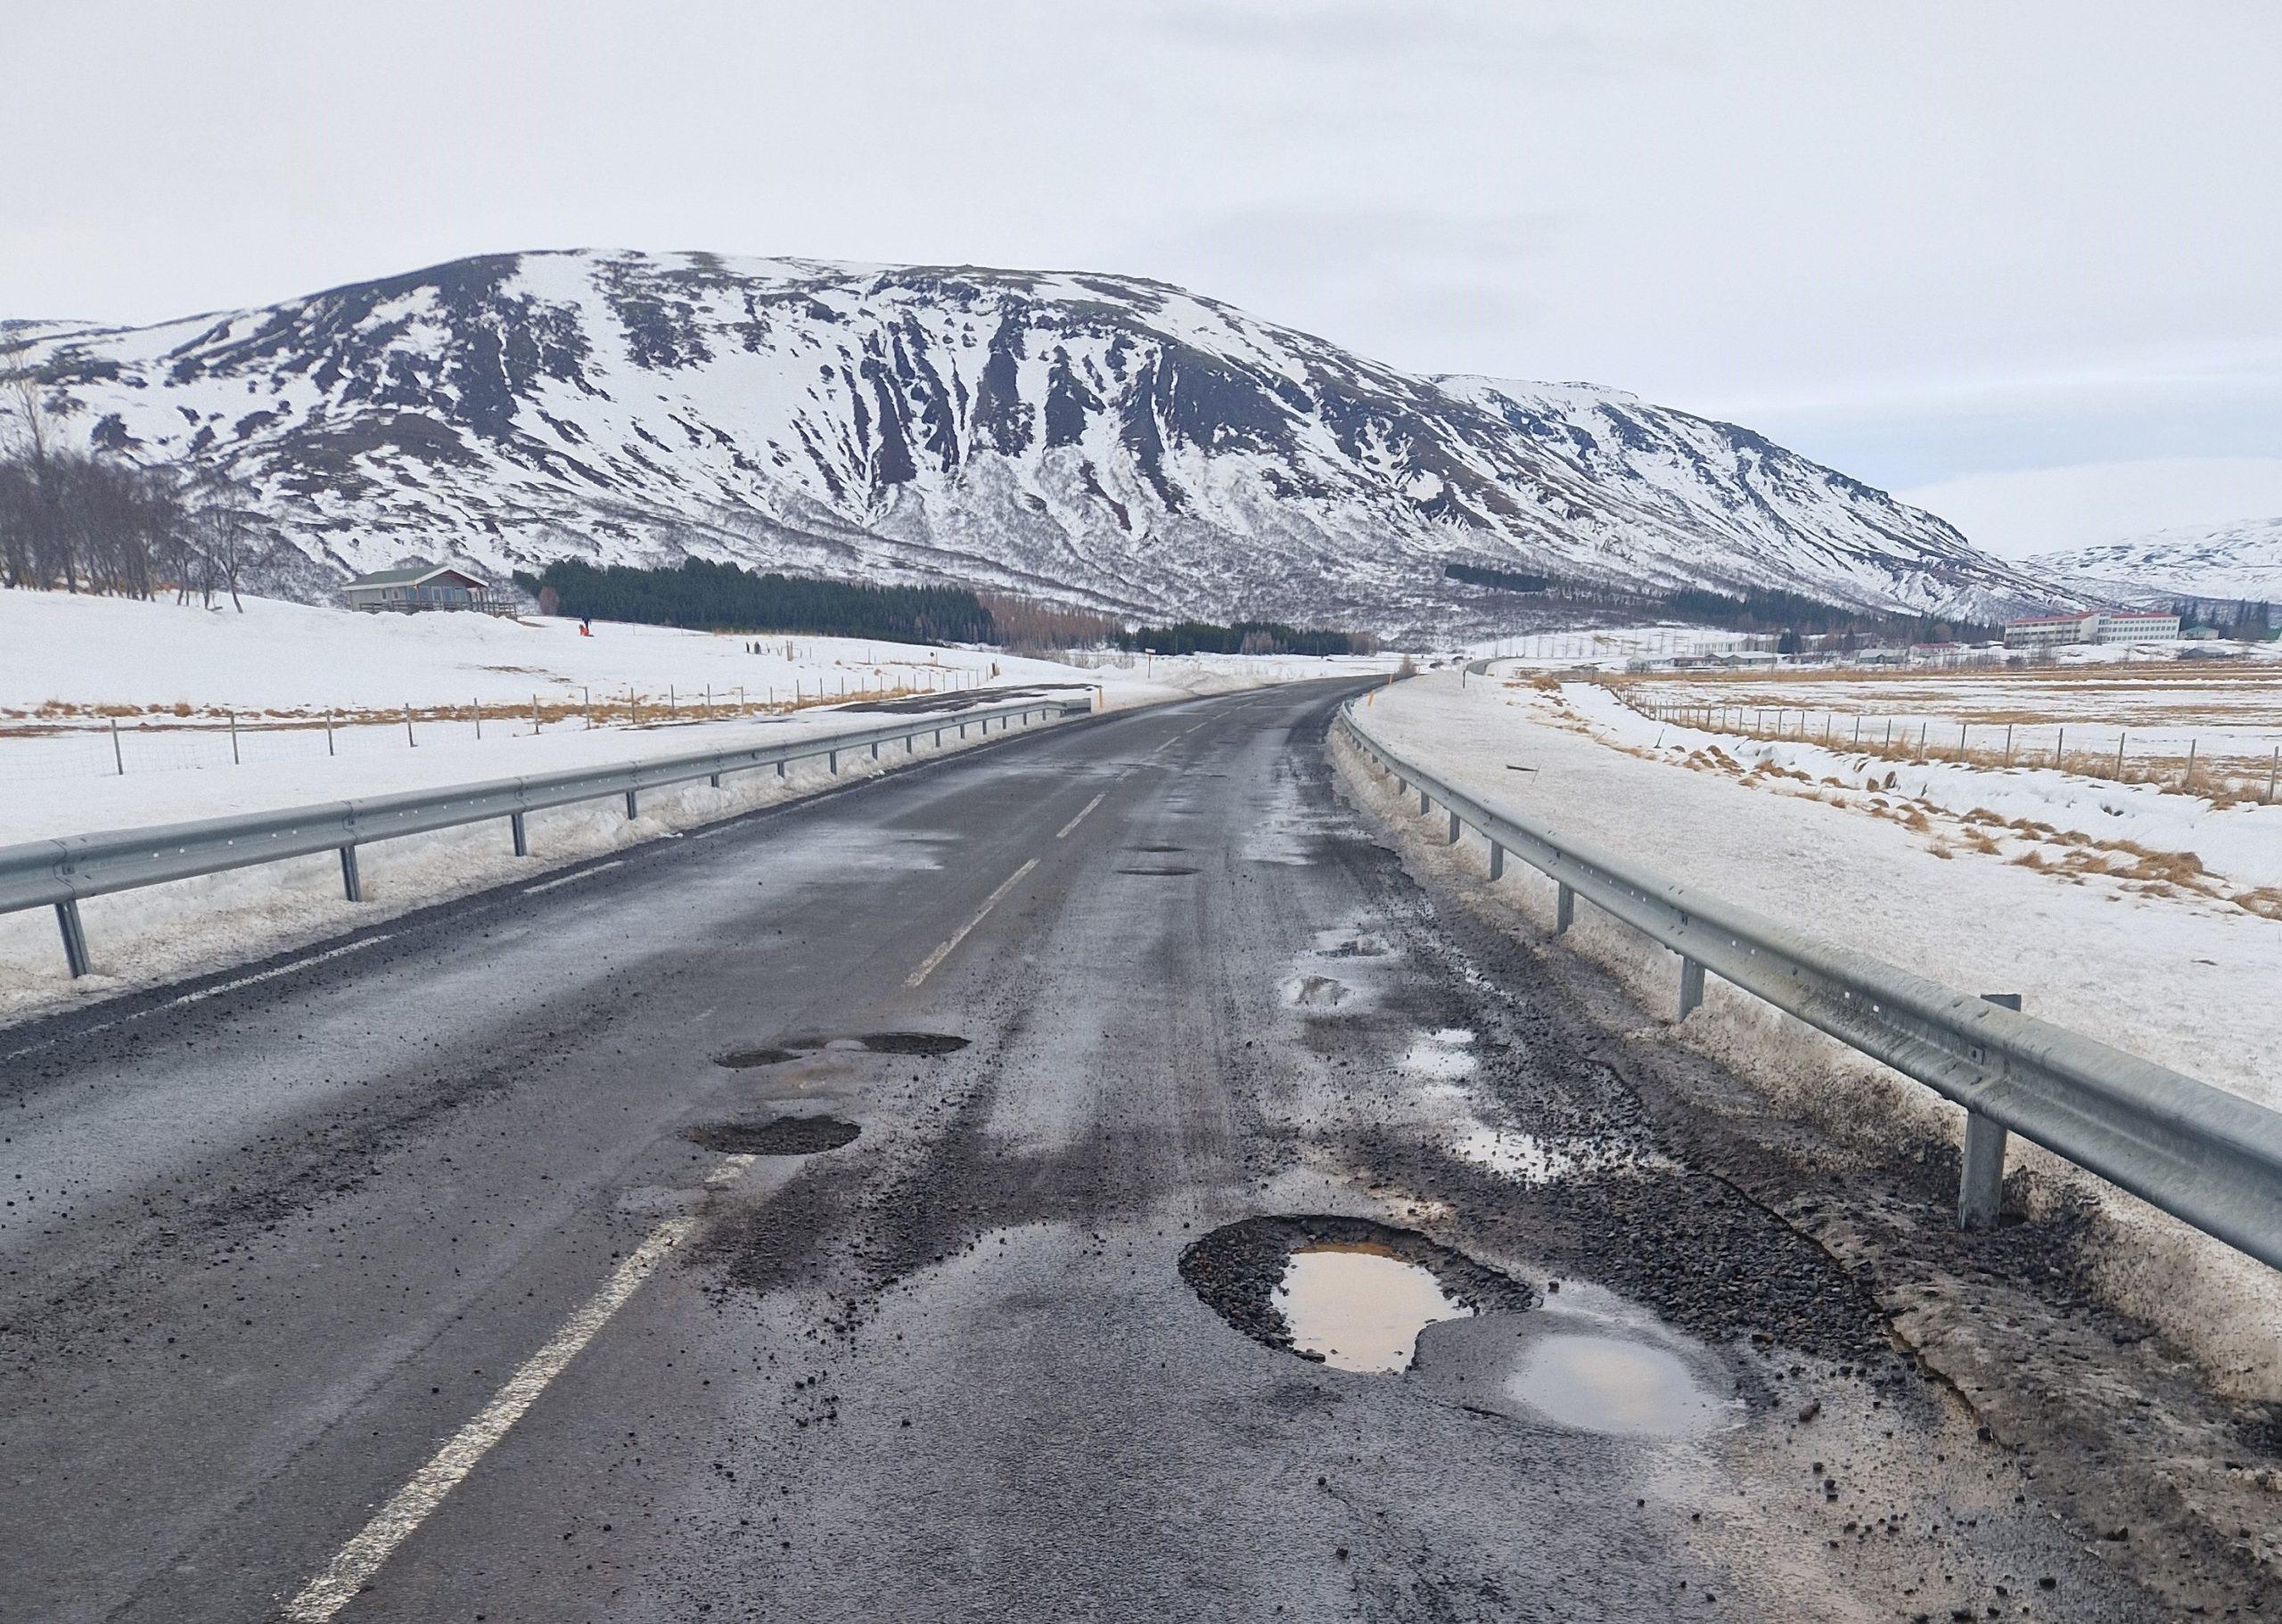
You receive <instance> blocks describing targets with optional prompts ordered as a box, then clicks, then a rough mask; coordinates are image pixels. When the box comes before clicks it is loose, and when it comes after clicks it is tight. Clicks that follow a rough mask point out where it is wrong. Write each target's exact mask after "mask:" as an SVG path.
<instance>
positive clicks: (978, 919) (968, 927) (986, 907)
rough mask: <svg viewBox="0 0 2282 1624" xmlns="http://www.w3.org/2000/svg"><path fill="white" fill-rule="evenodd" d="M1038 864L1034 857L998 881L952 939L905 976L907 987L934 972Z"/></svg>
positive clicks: (914, 984)
mask: <svg viewBox="0 0 2282 1624" xmlns="http://www.w3.org/2000/svg"><path fill="white" fill-rule="evenodd" d="M1037 866H1038V859H1037V858H1036V857H1032V858H1031V859H1030V861H1029V862H1027V863H1025V864H1023V865H1022V866H1021V867H1020V868H1018V869H1016V870H1015V871H1014V873H1013V874H1008V875H1007V876H1006V878H1005V879H1004V880H1001V881H1000V882H998V889H997V890H995V891H993V892H991V893H990V895H989V897H987V898H984V899H983V903H982V906H981V907H980V908H978V909H976V910H975V915H974V917H973V919H970V920H968V921H967V922H966V923H965V924H963V925H961V926H960V927H959V928H958V929H957V930H956V931H953V932H952V934H951V939H950V940H948V941H947V942H945V943H944V944H943V945H942V946H941V947H938V948H936V949H935V951H934V952H932V953H931V954H929V955H928V956H927V957H926V960H925V962H924V963H923V964H921V965H920V966H919V968H918V969H916V970H915V971H913V972H911V973H910V974H909V975H907V976H906V977H905V978H904V980H903V984H904V985H905V986H906V987H916V986H918V985H919V984H920V983H921V982H922V981H923V980H926V979H927V978H928V977H929V976H931V975H932V974H934V973H935V966H936V965H938V964H941V963H942V962H943V961H944V960H945V959H947V958H948V957H950V956H951V949H953V948H954V947H957V946H958V945H959V944H960V943H961V942H963V941H965V939H966V935H967V932H968V931H972V930H973V929H974V927H975V926H977V925H979V924H981V923H982V922H983V921H984V920H985V919H988V918H989V916H990V910H991V909H992V908H995V907H997V906H998V898H1001V897H1003V896H1005V895H1006V893H1007V892H1008V891H1010V890H1014V882H1016V881H1017V880H1020V879H1021V878H1022V876H1023V875H1024V874H1028V873H1030V870H1032V869H1033V868H1036V867H1037Z"/></svg>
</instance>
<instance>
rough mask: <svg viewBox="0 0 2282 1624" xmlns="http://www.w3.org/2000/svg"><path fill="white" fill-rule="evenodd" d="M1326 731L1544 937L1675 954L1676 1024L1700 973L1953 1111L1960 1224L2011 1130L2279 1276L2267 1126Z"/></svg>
mask: <svg viewBox="0 0 2282 1624" xmlns="http://www.w3.org/2000/svg"><path fill="white" fill-rule="evenodd" d="M1339 722H1340V725H1341V726H1342V727H1343V728H1344V729H1345V731H1346V733H1347V734H1348V736H1349V738H1350V740H1351V741H1352V742H1353V743H1354V744H1355V747H1356V748H1357V749H1358V750H1359V751H1360V752H1361V753H1362V754H1363V756H1364V757H1365V759H1367V760H1369V761H1371V762H1372V763H1373V764H1374V765H1375V766H1376V767H1378V768H1379V769H1380V770H1381V771H1382V772H1384V773H1386V774H1389V775H1391V776H1392V777H1393V778H1394V780H1395V783H1396V784H1397V785H1398V786H1399V787H1400V789H1401V790H1402V791H1404V792H1406V793H1410V794H1416V796H1417V797H1418V811H1419V815H1420V816H1425V815H1426V813H1427V812H1428V811H1429V810H1430V809H1431V808H1432V806H1433V805H1434V804H1435V803H1437V802H1439V803H1440V804H1441V807H1442V808H1443V810H1444V811H1445V812H1446V813H1448V815H1449V839H1450V842H1451V843H1452V844H1453V845H1455V844H1457V841H1458V840H1459V839H1460V838H1461V835H1462V833H1463V831H1464V829H1465V828H1467V827H1472V828H1473V829H1474V830H1476V831H1477V832H1479V833H1481V835H1482V838H1483V839H1484V840H1486V841H1488V842H1489V844H1490V879H1491V880H1493V881H1495V880H1497V879H1498V878H1500V877H1501V876H1502V875H1503V874H1504V873H1505V867H1506V857H1507V855H1508V854H1511V855H1512V856H1514V857H1519V858H1521V859H1522V860H1523V862H1525V863H1527V864H1529V865H1531V867H1533V868H1536V869H1538V870H1539V871H1540V872H1542V873H1543V874H1545V875H1546V876H1547V878H1549V879H1551V880H1552V881H1553V882H1554V883H1555V884H1556V887H1558V890H1557V891H1556V899H1555V905H1554V929H1555V930H1556V932H1558V931H1565V930H1567V929H1568V927H1569V925H1570V923H1571V921H1572V919H1573V917H1574V915H1575V908H1576V898H1579V897H1582V898H1585V899H1586V900H1587V901H1588V902H1590V903H1592V904H1593V905H1594V906H1597V907H1598V908H1601V909H1602V910H1604V911H1605V912H1606V913H1608V914H1611V915H1614V916H1615V917H1616V918H1618V919H1621V920H1622V921H1623V922H1624V923H1627V924H1629V925H1630V926H1632V927H1633V928H1634V929H1636V930H1638V931H1641V932H1643V933H1644V934H1646V936H1648V937H1650V938H1651V939H1654V940H1655V941H1657V942H1660V943H1661V944H1662V945H1663V946H1664V947H1668V948H1670V950H1671V951H1672V952H1674V953H1676V954H1678V955H1679V1019H1681V1020H1682V1021H1685V1020H1686V1019H1687V1016H1688V1014H1689V1013H1690V1012H1691V1011H1693V1010H1694V1009H1695V1008H1696V1006H1697V1005H1700V1004H1702V1003H1703V979H1704V977H1705V976H1706V975H1707V974H1710V975H1715V976H1717V977H1719V979H1720V980H1723V981H1726V982H1728V983H1729V984H1731V985H1733V986H1736V987H1739V988H1743V989H1744V991H1746V992H1749V993H1751V994H1753V995H1754V996H1755V997H1760V998H1763V999H1765V1000H1766V1001H1767V1002H1768V1003H1769V1004H1772V1005H1775V1006H1776V1007H1777V1009H1780V1010H1782V1011H1784V1012H1785V1013H1788V1014H1791V1015H1795V1016H1796V1017H1798V1018H1799V1019H1800V1020H1802V1021H1805V1022H1807V1023H1808V1024H1809V1025H1810V1026H1813V1027H1817V1028H1819V1029H1821V1030H1823V1031H1825V1032H1827V1033H1829V1034H1830V1035H1831V1036H1832V1037H1833V1038H1837V1039H1838V1040H1839V1041H1840V1042H1841V1043H1843V1044H1845V1045H1847V1046H1849V1047H1851V1048H1853V1049H1856V1050H1859V1051H1860V1052H1861V1053H1862V1054H1867V1055H1869V1056H1870V1057H1871V1058H1872V1059H1874V1060H1877V1061H1880V1062H1884V1064H1886V1065H1888V1066H1891V1067H1892V1068H1893V1069H1894V1070H1897V1071H1900V1073H1902V1074H1903V1075H1904V1076H1906V1077H1909V1078H1914V1079H1917V1081H1918V1082H1921V1083H1923V1084H1925V1086H1927V1087H1930V1088H1932V1089H1933V1090H1934V1091H1935V1092H1936V1093H1938V1094H1940V1095H1942V1096H1943V1097H1945V1098H1947V1099H1949V1100H1950V1101H1952V1102H1954V1103H1957V1104H1958V1105H1962V1106H1963V1107H1965V1111H1966V1134H1965V1160H1964V1167H1963V1170H1962V1176H1961V1178H1960V1182H1959V1188H1958V1222H1959V1224H1960V1225H1962V1226H1966V1227H1968V1228H1972V1227H1978V1226H1984V1225H1987V1224H1991V1223H1993V1222H1995V1221H1996V1218H1997V1216H1998V1210H1999V1202H2000V1199H2001V1196H2002V1188H2001V1186H2002V1183H2003V1178H2004V1169H2005V1149H2006V1136H2007V1132H2008V1131H2009V1132H2012V1133H2017V1134H2019V1135H2020V1136H2022V1137H2023V1138H2025V1139H2028V1140H2031V1141H2032V1142H2033V1143H2035V1144H2040V1145H2042V1146H2043V1147H2044V1148H2045V1149H2046V1150H2048V1151H2050V1152H2053V1154H2055V1155H2056V1156H2059V1157H2062V1158H2064V1160H2066V1161H2072V1162H2073V1163H2075V1164H2076V1165H2077V1166H2078V1167H2081V1168H2083V1169H2086V1170H2088V1171H2089V1172H2092V1173H2095V1174H2097V1175H2098V1176H2099V1177H2102V1178H2104V1179H2106V1180H2107V1181H2108V1182H2109V1183H2110V1184H2113V1185H2117V1186H2119V1187H2121V1188H2122V1189H2124V1190H2128V1191H2130V1193H2132V1194H2134V1195H2136V1196H2138V1197H2139V1198H2140V1199H2141V1200H2143V1201H2146V1202H2150V1203H2151V1204H2153V1205H2155V1206H2156V1207H2159V1208H2161V1209H2162V1210H2164V1211H2165V1212H2168V1213H2170V1214H2171V1216H2172V1217H2174V1218H2179V1219H2182V1220H2184V1221H2185V1222H2187V1223H2189V1224H2192V1225H2194V1226H2196V1228H2197V1229H2200V1230H2202V1231H2203V1232H2204V1234H2210V1235H2213V1236H2215V1237H2217V1238H2218V1239H2219V1240H2221V1241H2224V1242H2225V1243H2227V1244H2229V1246H2233V1247H2235V1248H2237V1249H2238V1250H2240V1251H2245V1252H2247V1253H2249V1254H2250V1255H2251V1256H2252V1257H2253V1258H2256V1259H2260V1260H2261V1262H2264V1263H2266V1264H2268V1265H2270V1266H2271V1267H2276V1268H2282V1113H2278V1112H2276V1111H2270V1110H2267V1109H2266V1108H2265V1107H2263V1106H2261V1105H2256V1104H2253V1103H2251V1102H2250V1101H2248V1100H2245V1099H2242V1098H2240V1097H2239V1096H2237V1095H2231V1094H2228V1093H2226V1092H2225V1091H2224V1090H2221V1089H2219V1088H2214V1087H2212V1086H2211V1085H2210V1084H2208V1083H2204V1082H2200V1081H2197V1080H2196V1079H2194V1078H2191V1077H2188V1076H2185V1075H2183V1074H2182V1073H2180V1072H2177V1071H2173V1070H2169V1069H2168V1068H2166V1067H2163V1066H2159V1065H2156V1064H2155V1063H2154V1062H2152V1061H2147V1060H2142V1059H2140V1058H2139V1057H2138V1055H2136V1054H2126V1053H2124V1052H2123V1051H2122V1050H2121V1049H2114V1048H2110V1047H2109V1046H2106V1044H2102V1043H2097V1042H2095V1041H2094V1040H2093V1039H2091V1038H2086V1037H2084V1036H2083V1035H2082V1034H2081V1033H2078V1032H2073V1031H2070V1030H2068V1029H2066V1028H2064V1027H2059V1026H2055V1025H2053V1024H2052V1023H2050V1022H2049V1021H2039V1020H2037V1019H2035V1018H2034V1017H2033V1016H2030V1015H2025V1014H2022V1013H2018V1001H2017V999H2009V1000H2006V1001H2004V1002H1997V1001H1992V1000H1991V998H1990V997H1968V996H1967V995H1966V994H1964V993H1960V992H1958V991H1955V990H1954V989H1952V988H1948V987H1944V986H1942V985H1941V983H1939V982H1937V981H1932V980H1926V979H1925V977H1923V976H1918V975H1913V974H1911V973H1910V972H1908V971H1906V970H1901V969H1899V968H1897V967H1896V966H1894V965H1892V964H1885V963H1884V962H1882V961H1881V960H1878V959H1875V958H1872V957H1870V956H1868V955H1867V954H1863V953H1857V952H1854V951H1852V950H1851V949H1850V948H1845V947H1837V946H1835V945H1834V944H1832V943H1829V942H1824V941H1819V940H1817V939H1814V938H1813V937H1810V936H1807V935H1804V934H1802V933H1801V932H1799V931H1793V930H1791V929H1789V928H1787V927H1786V926H1785V925H1782V924H1780V923H1777V922H1775V921H1773V920H1770V919H1767V918H1764V917H1762V916H1761V915H1757V914H1754V913H1751V912H1749V911H1748V910H1746V909H1744V908H1739V907H1736V906H1732V905H1731V904H1728V903H1726V902H1722V901H1720V899H1718V898H1713V897H1708V896H1705V895H1704V894H1703V893H1702V892H1700V891H1698V890H1694V889H1692V888H1690V887H1688V886H1685V885H1680V884H1677V883H1675V882H1672V881H1670V880H1668V879H1666V878H1664V877H1663V876H1662V875H1661V874H1654V873H1652V872H1651V871H1649V870H1647V869H1646V868H1642V867H1639V866H1638V865H1633V864H1629V863H1627V862H1625V861H1623V860H1622V859H1621V858H1618V857H1613V856H1612V855H1610V854H1608V853H1606V852H1604V851H1601V850H1599V849H1597V848H1595V847H1593V846H1591V845H1590V844H1588V843H1587V842H1585V841H1578V840H1576V839H1573V838H1572V837H1571V836H1569V835H1567V834H1564V833H1557V832H1556V831H1554V830H1552V829H1550V828H1547V827H1544V826H1541V825H1539V824H1534V823H1531V822H1530V821H1528V820H1526V819H1524V818H1522V817H1520V816H1515V815H1514V814H1512V813H1509V812H1505V811H1500V810H1498V809H1497V808H1492V807H1490V806H1488V805H1486V804H1484V803H1483V802H1482V801H1480V800H1476V799H1474V798H1473V797H1472V796H1469V795H1467V794H1466V793H1465V791H1461V790H1458V789H1456V788H1454V787H1453V786H1452V785H1450V784H1449V783H1446V782H1444V781H1443V780H1442V779H1441V778H1439V777H1437V776H1436V775H1433V774H1432V773H1431V772H1429V771H1427V770H1426V769H1425V768H1424V767H1419V766H1418V765H1417V764H1416V763H1415V762H1412V761H1408V760H1405V759H1403V758H1402V757H1400V756H1398V755H1396V754H1395V753H1394V752H1393V751H1392V750H1389V749H1388V748H1387V747H1386V746H1385V745H1384V744H1383V743H1381V742H1379V741H1378V740H1376V739H1375V738H1373V737H1372V736H1371V735H1370V734H1368V733H1367V732H1365V731H1364V729H1363V726H1362V725H1361V723H1360V722H1359V721H1358V720H1357V719H1356V717H1355V715H1354V711H1353V703H1352V701H1350V703H1349V704H1348V705H1347V706H1345V707H1342V709H1341V711H1340V713H1339Z"/></svg>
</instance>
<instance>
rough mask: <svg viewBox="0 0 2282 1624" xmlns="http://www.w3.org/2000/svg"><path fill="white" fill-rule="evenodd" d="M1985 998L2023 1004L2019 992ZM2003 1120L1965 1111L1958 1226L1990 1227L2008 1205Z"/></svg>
mask: <svg viewBox="0 0 2282 1624" xmlns="http://www.w3.org/2000/svg"><path fill="white" fill-rule="evenodd" d="M1981 996H1982V998H1983V999H1984V1000H1985V1001H1987V1002H1988V1003H1991V1004H1994V1005H1998V1006H1999V1007H2000V1008H2003V1009H2013V1010H2016V1009H2018V1008H2020V1007H2021V995H2020V994H2018V993H2016V992H1985V993H1982V995H1981ZM2008 1137H2010V1136H2009V1135H2007V1133H2006V1131H2005V1128H2004V1125H2003V1124H2002V1123H2000V1122H1996V1121H1992V1120H1990V1119H1989V1118H1987V1117H1984V1116H1982V1114H1981V1113H1980V1112H1979V1111H1974V1110H1973V1109H1972V1108H1971V1107H1970V1106H1968V1107H1967V1108H1966V1113H1965V1160H1964V1162H1963V1164H1962V1166H1961V1167H1960V1168H1959V1169H1958V1228H1959V1229H1986V1228H1988V1227H1989V1226H1991V1225H1992V1224H1994V1223H1996V1221H1997V1214H1998V1211H1999V1209H2000V1208H2002V1207H2003V1205H2004V1204H2005V1142H2006V1140H2007V1138H2008Z"/></svg>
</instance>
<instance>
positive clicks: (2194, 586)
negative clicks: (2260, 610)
mask: <svg viewBox="0 0 2282 1624" xmlns="http://www.w3.org/2000/svg"><path fill="white" fill-rule="evenodd" d="M2028 567H2029V568H2030V569H2032V570H2036V571H2038V572H2039V573H2041V574H2045V575H2052V576H2058V577H2061V578H2064V579H2068V580H2073V581H2076V582H2079V583H2082V584H2085V585H2086V586H2088V587H2093V586H2103V585H2104V586H2111V587H2113V588H2114V589H2115V590H2117V591H2119V592H2121V593H2126V594H2132V595H2138V596H2142V597H2159V598H2171V597H2197V598H2249V599H2251V600H2253V601H2254V602H2266V603H2272V602H2275V601H2278V600H2282V518H2276V519H2251V520H2245V521H2242V522H2239V523H2236V524H2220V525H2182V526H2177V527H2174V528H2172V529H2164V530H2157V531H2155V532H2154V533H2153V534H2152V535H2147V536H2140V537H2134V538H2132V539H2131V540H2130V541H2117V542H2109V543H2107V544H2106V545H2102V546H2096V547H2071V548H2069V549H2068V550H2067V551H2065V552H2061V553H2046V554H2040V555H2039V556H2038V557H2035V558H2032V559H2031V560H2029V561H2028Z"/></svg>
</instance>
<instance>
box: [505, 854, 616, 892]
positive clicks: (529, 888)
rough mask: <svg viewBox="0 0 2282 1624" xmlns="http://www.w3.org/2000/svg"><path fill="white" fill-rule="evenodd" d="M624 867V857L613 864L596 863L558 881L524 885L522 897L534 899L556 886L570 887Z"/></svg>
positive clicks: (565, 875)
mask: <svg viewBox="0 0 2282 1624" xmlns="http://www.w3.org/2000/svg"><path fill="white" fill-rule="evenodd" d="M625 866H626V859H625V858H624V857H620V858H618V859H616V860H615V861H613V862H609V863H597V864H595V865H594V866H593V867H592V868H582V869H580V870H579V872H578V873H577V874H564V875H562V876H561V877H560V878H558V879H554V880H542V881H540V882H538V884H537V885H526V886H525V887H523V895H524V896H526V897H536V896H538V894H539V893H540V892H541V891H551V890H554V888H555V887H556V886H558V885H570V884H573V883H575V882H578V881H580V880H585V879H588V878H591V877H592V876H594V875H595V874H608V873H609V872H610V871H611V870H612V869H613V868H624V867H625Z"/></svg>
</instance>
